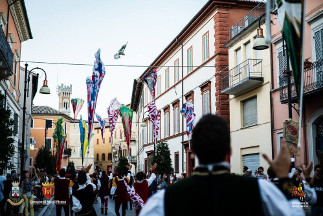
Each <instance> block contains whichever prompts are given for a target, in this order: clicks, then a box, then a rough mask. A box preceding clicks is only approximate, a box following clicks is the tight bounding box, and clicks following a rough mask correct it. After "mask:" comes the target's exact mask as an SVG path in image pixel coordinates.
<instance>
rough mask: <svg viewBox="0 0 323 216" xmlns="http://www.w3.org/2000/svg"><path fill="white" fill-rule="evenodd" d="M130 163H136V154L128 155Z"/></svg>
mask: <svg viewBox="0 0 323 216" xmlns="http://www.w3.org/2000/svg"><path fill="white" fill-rule="evenodd" d="M130 163H132V164H136V163H137V156H130Z"/></svg>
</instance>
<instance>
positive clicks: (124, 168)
mask: <svg viewBox="0 0 323 216" xmlns="http://www.w3.org/2000/svg"><path fill="white" fill-rule="evenodd" d="M128 165H129V163H128V159H127V158H126V157H120V158H119V163H118V165H117V167H116V168H115V171H116V172H118V173H120V174H121V175H127V173H128Z"/></svg>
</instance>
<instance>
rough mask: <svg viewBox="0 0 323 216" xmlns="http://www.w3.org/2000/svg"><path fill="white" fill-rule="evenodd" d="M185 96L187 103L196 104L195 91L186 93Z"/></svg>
mask: <svg viewBox="0 0 323 216" xmlns="http://www.w3.org/2000/svg"><path fill="white" fill-rule="evenodd" d="M201 91H202V89H201ZM184 96H185V100H186V101H187V102H191V103H192V104H194V91H193V90H192V91H190V92H188V93H186V94H185V95H184Z"/></svg>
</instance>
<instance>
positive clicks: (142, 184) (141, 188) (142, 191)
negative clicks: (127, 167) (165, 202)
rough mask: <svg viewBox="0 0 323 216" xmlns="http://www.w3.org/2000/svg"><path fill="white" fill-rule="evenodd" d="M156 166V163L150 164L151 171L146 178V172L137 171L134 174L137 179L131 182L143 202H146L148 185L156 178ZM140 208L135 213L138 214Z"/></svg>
mask: <svg viewBox="0 0 323 216" xmlns="http://www.w3.org/2000/svg"><path fill="white" fill-rule="evenodd" d="M156 167H157V164H156V163H155V164H154V165H153V166H152V171H151V172H152V173H151V175H150V178H149V179H146V174H145V173H144V172H138V173H137V175H136V179H137V181H136V182H135V183H134V184H133V187H134V188H135V191H136V193H137V194H138V195H139V196H140V197H141V199H142V200H143V201H144V203H146V202H147V200H148V195H149V186H150V185H151V183H152V182H153V181H154V180H155V179H156V175H155V169H156ZM140 210H141V208H138V209H136V215H139V212H140Z"/></svg>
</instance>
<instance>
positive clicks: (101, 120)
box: [95, 113, 106, 143]
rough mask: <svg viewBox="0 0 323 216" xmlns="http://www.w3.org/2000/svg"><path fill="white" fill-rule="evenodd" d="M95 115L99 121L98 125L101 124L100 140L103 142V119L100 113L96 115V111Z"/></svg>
mask: <svg viewBox="0 0 323 216" xmlns="http://www.w3.org/2000/svg"><path fill="white" fill-rule="evenodd" d="M95 116H96V119H97V120H98V121H99V123H100V126H101V136H102V141H103V143H104V138H103V135H104V129H105V123H106V121H105V119H103V118H101V116H100V115H98V114H97V113H95Z"/></svg>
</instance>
